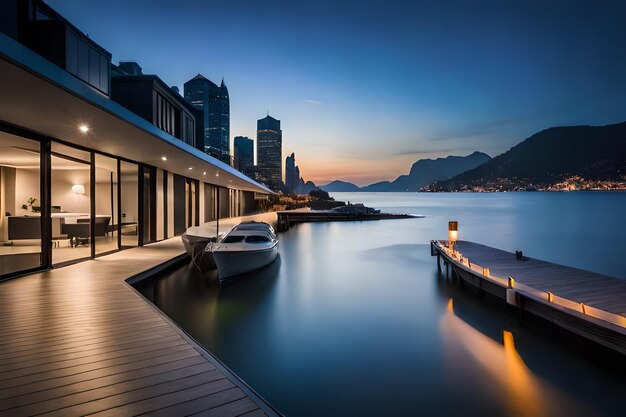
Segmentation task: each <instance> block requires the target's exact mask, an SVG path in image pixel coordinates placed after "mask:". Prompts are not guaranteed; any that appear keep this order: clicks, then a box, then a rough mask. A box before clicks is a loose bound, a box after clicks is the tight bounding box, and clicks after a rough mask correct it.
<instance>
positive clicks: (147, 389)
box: [0, 237, 277, 417]
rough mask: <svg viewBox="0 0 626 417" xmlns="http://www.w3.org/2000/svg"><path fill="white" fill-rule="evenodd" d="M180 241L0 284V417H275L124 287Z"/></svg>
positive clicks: (175, 250) (175, 251)
mask: <svg viewBox="0 0 626 417" xmlns="http://www.w3.org/2000/svg"><path fill="white" fill-rule="evenodd" d="M183 254H184V248H183V245H182V242H181V239H180V237H176V238H172V239H168V240H165V241H162V242H159V243H154V244H151V245H147V246H144V247H139V248H133V249H128V250H124V251H121V252H117V253H114V254H112V255H107V256H103V257H100V258H97V259H95V260H90V261H85V262H81V263H79V264H75V265H71V266H67V267H64V268H59V269H53V270H50V271H45V272H41V273H35V274H32V275H28V276H25V277H21V278H17V279H13V280H10V281H7V282H3V283H0V416H22V415H47V416H74V415H97V416H127V415H141V414H149V415H163V416H178V415H202V416H243V415H245V416H249V417H253V416H263V415H276V414H277V413H276V412H275V411H274V410H273V409H272V408H271V406H269V405H268V404H267V403H265V402H264V401H263V399H262V398H260V397H259V396H258V395H256V394H255V393H254V392H253V391H252V389H250V388H249V387H247V386H246V384H245V383H244V382H242V381H241V380H239V379H238V378H237V377H236V376H235V375H234V374H232V373H231V372H230V371H229V370H228V369H226V368H225V367H224V366H223V365H222V364H221V363H220V362H219V361H218V360H216V359H215V358H214V357H213V356H212V355H210V354H209V353H208V352H206V351H205V350H204V349H203V348H202V347H201V346H199V345H197V344H196V343H195V342H194V341H193V340H192V339H191V338H189V337H188V336H187V335H186V334H185V333H184V332H183V331H182V330H181V329H180V328H178V326H176V325H175V324H174V323H172V322H171V321H170V320H169V319H168V318H167V317H165V316H164V315H163V314H161V313H160V312H159V311H158V310H157V309H156V308H155V307H154V306H152V305H151V304H150V303H148V302H147V301H145V300H144V299H143V298H142V297H141V296H140V295H139V294H138V293H137V292H136V291H135V290H134V289H133V288H132V287H131V286H130V285H129V284H127V283H126V282H125V280H126V279H127V278H129V277H131V276H135V275H137V274H140V273H142V272H145V271H147V270H149V269H151V268H155V267H158V266H159V265H163V264H164V263H165V262H167V261H170V260H172V259H176V258H178V257H180V256H182V255H183Z"/></svg>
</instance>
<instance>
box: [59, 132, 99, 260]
mask: <svg viewBox="0 0 626 417" xmlns="http://www.w3.org/2000/svg"><path fill="white" fill-rule="evenodd" d="M50 161H51V173H50V180H51V182H50V184H51V186H50V221H51V224H52V264H53V265H58V264H64V263H68V262H72V261H75V260H78V259H83V258H89V257H91V245H92V244H93V241H92V236H91V198H90V196H91V180H90V179H91V155H90V153H89V152H86V151H82V150H79V149H75V148H71V147H69V146H66V145H62V144H59V143H56V142H53V143H52V155H51V159H50Z"/></svg>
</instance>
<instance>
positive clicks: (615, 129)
mask: <svg viewBox="0 0 626 417" xmlns="http://www.w3.org/2000/svg"><path fill="white" fill-rule="evenodd" d="M625 176H626V122H624V123H619V124H614V125H607V126H569V127H553V128H550V129H546V130H543V131H541V132H539V133H536V134H534V135H532V136H531V137H529V138H528V139H526V140H524V141H523V142H521V143H519V144H518V145H516V146H514V147H513V148H511V149H509V150H508V151H507V152H505V153H503V154H502V155H499V156H497V157H495V158H493V159H491V160H490V161H488V162H486V163H485V164H483V165H480V166H478V167H476V168H474V169H472V170H469V171H467V172H464V173H461V174H460V175H457V176H455V177H453V178H450V179H447V180H443V181H439V182H437V183H436V184H433V185H432V186H429V187H428V189H429V190H430V191H456V190H468V189H481V188H482V189H487V190H491V191H496V190H503V191H504V190H506V191H508V190H515V189H532V188H551V187H555V184H558V183H560V182H562V181H566V180H568V179H571V178H577V179H578V180H579V181H598V180H602V181H620V180H622V181H623V180H624V177H625Z"/></svg>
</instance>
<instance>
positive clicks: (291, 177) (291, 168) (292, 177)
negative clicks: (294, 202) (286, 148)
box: [285, 153, 300, 194]
mask: <svg viewBox="0 0 626 417" xmlns="http://www.w3.org/2000/svg"><path fill="white" fill-rule="evenodd" d="M299 179H300V170H299V169H298V167H297V166H296V154H295V153H292V154H291V155H289V156H288V157H287V159H285V188H286V189H287V192H288V193H289V194H291V193H294V192H295V191H296V185H298V180H299Z"/></svg>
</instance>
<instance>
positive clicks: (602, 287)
mask: <svg viewBox="0 0 626 417" xmlns="http://www.w3.org/2000/svg"><path fill="white" fill-rule="evenodd" d="M456 249H457V250H458V251H459V252H460V253H461V254H462V255H463V256H465V257H467V258H469V259H470V260H471V262H472V263H474V264H477V265H481V266H484V267H488V268H489V269H490V272H491V274H492V275H495V276H500V277H503V278H506V277H508V276H513V277H514V278H515V281H516V282H519V283H523V284H525V285H528V286H531V287H533V288H536V289H538V290H541V291H551V292H552V293H554V294H555V295H557V296H560V297H563V298H567V299H569V300H572V301H576V302H582V303H585V304H587V305H589V306H593V307H597V308H599V309H602V310H605V311H608V312H611V313H615V314H620V315H622V316H625V317H626V296H625V295H626V280H624V279H620V278H614V277H609V276H606V275H602V274H598V273H595V272H591V271H584V270H581V269H577V268H572V267H568V266H563V265H558V264H553V263H549V262H546V261H541V260H538V259H533V258H528V257H526V258H525V260H524V261H520V260H517V259H516V258H515V254H513V253H510V252H506V251H503V250H500V249H496V248H491V247H489V246H484V245H480V244H478V243H474V242H467V241H459V242H457V244H456Z"/></svg>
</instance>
